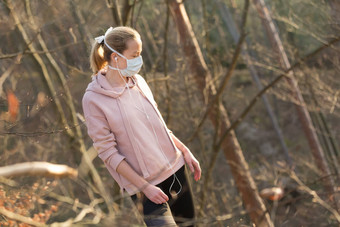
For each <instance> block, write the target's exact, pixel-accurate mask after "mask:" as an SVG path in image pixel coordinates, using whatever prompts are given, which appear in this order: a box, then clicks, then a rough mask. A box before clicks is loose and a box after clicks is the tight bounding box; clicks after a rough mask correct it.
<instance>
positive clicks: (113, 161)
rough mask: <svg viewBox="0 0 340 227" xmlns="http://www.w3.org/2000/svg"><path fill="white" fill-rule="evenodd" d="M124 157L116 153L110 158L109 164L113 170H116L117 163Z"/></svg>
mask: <svg viewBox="0 0 340 227" xmlns="http://www.w3.org/2000/svg"><path fill="white" fill-rule="evenodd" d="M124 159H125V156H123V155H121V154H119V153H116V154H115V155H113V156H112V157H111V158H110V161H109V165H110V166H111V167H112V168H113V169H114V171H117V167H118V165H119V164H120V163H121V162H122V161H123V160H124Z"/></svg>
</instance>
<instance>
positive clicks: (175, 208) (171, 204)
mask: <svg viewBox="0 0 340 227" xmlns="http://www.w3.org/2000/svg"><path fill="white" fill-rule="evenodd" d="M186 168H187V167H186V166H185V165H183V166H182V167H181V168H180V169H179V170H177V172H176V176H177V178H178V179H179V181H180V182H181V185H182V190H181V192H180V193H179V194H178V195H177V198H172V196H171V195H170V194H169V188H170V186H171V183H172V182H173V179H174V176H173V175H171V176H170V177H169V178H167V179H166V180H164V181H163V182H161V183H160V184H157V185H156V186H158V187H160V188H161V189H162V191H163V192H164V193H165V194H166V195H167V196H168V197H169V200H168V201H167V202H166V203H163V204H156V203H154V202H152V201H151V200H149V199H148V198H147V197H146V196H145V195H144V194H143V193H142V192H139V193H137V194H134V195H132V196H131V198H132V200H133V202H134V203H135V204H136V206H137V208H138V210H139V212H141V214H143V217H144V221H145V223H146V225H147V226H176V224H178V225H180V224H181V223H186V224H185V226H194V225H193V224H192V225H188V224H189V222H190V221H193V218H194V217H195V211H194V204H193V200H192V191H191V187H190V184H189V183H188V176H187V173H186ZM179 189H180V185H179V183H178V181H177V180H175V182H174V184H173V186H172V188H171V190H175V191H176V193H178V191H179ZM137 196H138V197H137ZM137 198H138V199H137ZM138 201H141V202H142V204H138ZM183 226H184V225H183Z"/></svg>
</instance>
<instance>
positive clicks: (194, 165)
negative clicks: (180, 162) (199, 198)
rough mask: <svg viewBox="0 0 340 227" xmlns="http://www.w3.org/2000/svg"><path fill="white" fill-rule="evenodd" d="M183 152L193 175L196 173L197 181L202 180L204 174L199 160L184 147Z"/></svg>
mask: <svg viewBox="0 0 340 227" xmlns="http://www.w3.org/2000/svg"><path fill="white" fill-rule="evenodd" d="M182 152H183V156H184V160H185V162H186V163H187V164H188V166H189V168H190V170H191V172H192V173H193V172H195V175H194V179H195V181H198V180H199V179H201V172H202V171H201V167H200V163H199V162H198V161H197V159H196V158H195V157H194V155H193V154H192V153H191V151H190V150H189V149H188V148H187V147H184V148H183V149H182Z"/></svg>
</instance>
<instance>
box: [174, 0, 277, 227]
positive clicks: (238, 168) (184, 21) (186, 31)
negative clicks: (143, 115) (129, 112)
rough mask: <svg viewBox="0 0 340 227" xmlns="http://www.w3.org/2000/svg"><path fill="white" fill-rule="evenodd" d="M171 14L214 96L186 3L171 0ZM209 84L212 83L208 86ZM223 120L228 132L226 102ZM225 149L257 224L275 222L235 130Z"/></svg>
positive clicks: (212, 115) (202, 87)
mask: <svg viewBox="0 0 340 227" xmlns="http://www.w3.org/2000/svg"><path fill="white" fill-rule="evenodd" d="M168 3H169V7H170V9H171V14H172V16H173V18H174V20H175V23H176V25H177V30H178V33H179V35H180V39H181V44H182V47H183V51H184V54H185V55H186V57H187V61H188V62H189V65H190V69H191V71H192V73H193V75H194V76H195V79H196V82H197V84H198V87H199V88H200V90H201V91H202V93H204V91H205V90H206V89H208V93H209V96H208V98H209V99H211V98H212V97H213V95H214V94H215V93H216V88H215V87H214V85H213V83H211V79H212V78H211V77H212V76H211V74H210V72H209V71H208V69H207V66H206V63H205V61H204V59H203V56H202V52H201V49H200V47H199V45H198V42H197V40H196V37H195V34H194V33H193V30H192V27H191V24H190V21H189V18H188V15H187V13H186V10H185V8H184V5H183V3H178V2H177V1H176V0H168ZM207 86H209V87H207ZM219 108H220V112H221V115H222V116H223V122H222V123H221V124H220V127H221V131H222V132H224V131H225V130H226V129H227V128H228V127H229V125H230V122H229V119H228V115H227V112H226V110H225V108H224V107H223V105H221V104H220V105H219ZM209 117H210V119H211V121H212V122H213V124H214V126H216V124H217V119H216V113H215V112H210V114H209ZM223 150H224V154H225V157H226V159H227V162H228V164H229V165H230V169H231V172H232V174H233V177H234V179H235V183H236V186H237V188H238V190H239V192H240V193H241V197H242V199H243V203H244V206H245V208H246V210H247V211H248V213H249V216H250V218H251V220H252V221H253V222H254V223H255V224H256V225H257V226H273V223H272V222H271V220H270V217H269V215H268V213H266V208H265V206H264V204H263V202H262V200H261V198H260V196H259V194H258V191H257V188H256V185H255V182H254V180H253V178H252V177H251V175H250V172H249V168H248V164H247V162H246V161H245V159H244V156H243V153H242V150H241V147H240V145H239V143H238V141H237V138H236V136H235V132H234V131H231V132H230V133H229V135H228V136H227V138H226V140H224V142H223Z"/></svg>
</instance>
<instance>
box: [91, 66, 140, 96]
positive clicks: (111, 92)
mask: <svg viewBox="0 0 340 227" xmlns="http://www.w3.org/2000/svg"><path fill="white" fill-rule="evenodd" d="M91 78H92V81H91V82H90V83H89V85H88V86H87V88H86V91H85V92H87V91H93V92H96V93H99V94H102V95H106V96H110V97H112V98H118V97H119V96H121V95H122V94H123V92H124V91H125V89H127V88H126V87H125V86H124V87H112V86H111V85H110V83H109V82H108V81H107V79H106V77H105V76H104V75H103V74H101V73H100V72H98V73H97V74H95V75H92V76H91ZM128 78H129V80H128V82H127V83H128V85H129V87H130V88H131V87H134V86H135V85H136V84H135V82H134V81H137V78H136V76H133V79H132V78H131V77H128Z"/></svg>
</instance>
